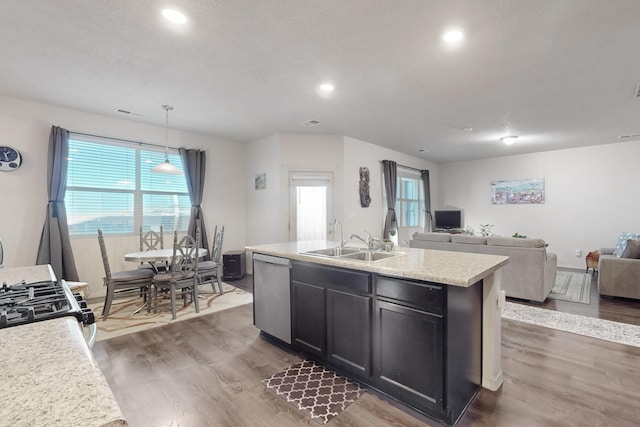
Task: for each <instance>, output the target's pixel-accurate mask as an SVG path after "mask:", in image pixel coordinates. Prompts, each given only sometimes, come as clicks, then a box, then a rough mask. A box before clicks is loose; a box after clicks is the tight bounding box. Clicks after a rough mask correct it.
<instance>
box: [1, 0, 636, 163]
mask: <svg viewBox="0 0 640 427" xmlns="http://www.w3.org/2000/svg"><path fill="white" fill-rule="evenodd" d="M167 5H171V6H173V7H175V8H177V9H180V10H181V11H183V12H184V13H185V14H186V15H187V16H188V17H189V19H190V21H189V23H188V24H187V25H185V26H183V27H180V28H176V27H175V26H174V25H171V24H169V23H166V22H164V21H163V20H162V18H161V15H160V8H161V7H163V6H167ZM1 6H2V9H1V10H0V94H2V95H6V96H11V97H17V98H23V99H27V100H34V101H40V102H45V103H51V104H55V105H61V106H65V107H70V108H74V109H79V110H83V111H89V112H93V113H98V114H103V115H112V116H118V117H125V116H122V115H121V114H119V113H116V112H115V110H116V109H117V108H122V109H125V110H129V111H132V112H135V113H139V114H141V115H142V117H136V116H127V117H128V118H129V119H131V120H136V121H140V122H145V123H152V124H157V125H163V123H164V111H163V110H162V108H161V107H160V106H161V105H162V104H171V105H173V106H174V107H175V109H174V110H173V112H172V113H171V116H170V122H171V127H172V128H179V129H183V130H189V131H193V132H198V133H202V134H207V135H212V136H216V137H219V138H225V139H231V140H234V141H239V142H241V141H249V140H254V139H258V138H261V137H265V136H269V135H272V134H274V133H279V132H280V133H326V134H340V135H347V136H350V137H353V138H357V139H361V140H364V141H367V142H371V143H373V144H377V145H381V146H385V147H388V148H391V149H395V150H398V151H402V152H405V153H408V154H412V155H417V156H421V157H424V158H426V159H429V160H433V161H437V162H447V161H454V160H466V159H477V158H486V157H495V156H502V155H509V154H518V153H528V152H536V151H547V150H554V149H561V148H569V147H578V146H587V145H594V144H606V143H615V142H620V141H621V139H619V138H618V136H619V135H623V134H634V133H639V132H640V98H634V91H635V88H636V85H637V84H638V83H639V82H640V55H639V54H638V42H639V41H640V25H638V22H640V4H639V2H638V1H637V0H608V1H602V0H522V1H521V0H467V1H457V0H415V1H414V0H402V1H398V0H350V1H346V0H268V1H267V0H227V1H214V0H199V1H195V0H194V1H187V0H183V1H180V0H167V1H163V2H158V1H156V0H136V1H131V0H108V1H107V0H100V1H99V0H93V1H87V0H57V1H46V2H45V1H41V0H3V1H2V2H1ZM452 25H455V26H458V27H460V28H462V29H463V30H464V31H465V34H466V38H465V40H464V42H463V44H462V45H461V46H459V47H458V48H457V49H451V48H446V47H444V46H443V44H442V43H441V41H440V36H441V33H442V31H443V30H444V29H445V28H447V27H449V26H452ZM322 81H331V82H333V83H334V84H335V86H336V90H335V91H334V92H333V93H332V94H331V96H328V97H322V96H319V95H318V93H317V92H316V86H317V85H318V84H319V83H320V82H322ZM311 119H315V120H319V121H320V122H321V123H320V124H319V125H317V126H313V127H307V126H303V125H302V123H303V122H306V121H308V120H311ZM466 128H472V130H471V131H470V130H469V129H466ZM507 134H515V135H519V136H520V138H519V139H518V141H517V142H516V144H514V145H512V146H510V147H507V146H505V145H504V144H501V143H500V142H499V141H498V139H499V138H500V137H501V136H504V135H507ZM418 149H423V150H425V152H424V153H419V152H418V151H417V150H418Z"/></svg>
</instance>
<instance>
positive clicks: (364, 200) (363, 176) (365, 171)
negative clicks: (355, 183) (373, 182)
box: [360, 166, 371, 208]
mask: <svg viewBox="0 0 640 427" xmlns="http://www.w3.org/2000/svg"><path fill="white" fill-rule="evenodd" d="M370 203H371V197H370V196H369V168H367V167H364V166H362V167H361V168H360V206H362V207H363V208H368V207H369V204H370Z"/></svg>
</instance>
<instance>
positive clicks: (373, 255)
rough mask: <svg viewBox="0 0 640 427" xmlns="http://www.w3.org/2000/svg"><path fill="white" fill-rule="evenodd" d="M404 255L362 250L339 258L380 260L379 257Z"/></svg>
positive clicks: (368, 260)
mask: <svg viewBox="0 0 640 427" xmlns="http://www.w3.org/2000/svg"><path fill="white" fill-rule="evenodd" d="M400 255H404V254H403V253H401V252H369V251H362V252H358V253H354V254H350V255H344V256H342V257H341V258H343V259H352V260H356V261H367V262H372V261H380V260H381V259H387V258H393V257H396V256H400Z"/></svg>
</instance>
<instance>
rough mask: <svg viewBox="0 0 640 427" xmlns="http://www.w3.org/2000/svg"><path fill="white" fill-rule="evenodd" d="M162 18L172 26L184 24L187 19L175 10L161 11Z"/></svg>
mask: <svg viewBox="0 0 640 427" xmlns="http://www.w3.org/2000/svg"><path fill="white" fill-rule="evenodd" d="M162 16H164V19H166V20H167V21H169V22H173V23H174V24H186V23H187V17H186V16H184V14H182V13H180V12H178V11H177V10H175V9H162Z"/></svg>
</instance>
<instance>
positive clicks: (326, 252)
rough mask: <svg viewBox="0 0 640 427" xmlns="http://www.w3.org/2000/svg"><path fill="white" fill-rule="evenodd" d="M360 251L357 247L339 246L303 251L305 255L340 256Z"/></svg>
mask: <svg viewBox="0 0 640 427" xmlns="http://www.w3.org/2000/svg"><path fill="white" fill-rule="evenodd" d="M358 252H360V249H358V248H341V247H339V246H336V247H335V248H326V249H316V250H314V251H307V252H305V254H306V255H320V256H327V257H341V256H345V255H349V254H357V253H358Z"/></svg>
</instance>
